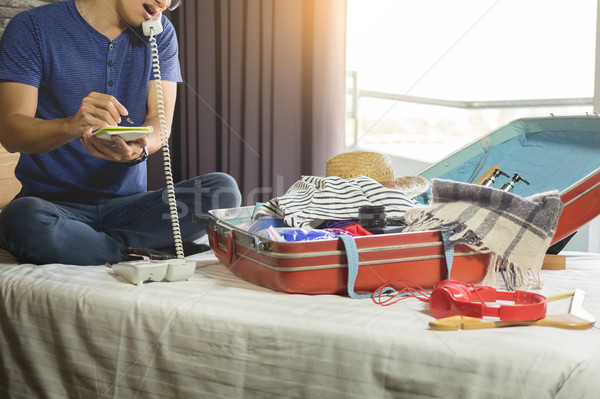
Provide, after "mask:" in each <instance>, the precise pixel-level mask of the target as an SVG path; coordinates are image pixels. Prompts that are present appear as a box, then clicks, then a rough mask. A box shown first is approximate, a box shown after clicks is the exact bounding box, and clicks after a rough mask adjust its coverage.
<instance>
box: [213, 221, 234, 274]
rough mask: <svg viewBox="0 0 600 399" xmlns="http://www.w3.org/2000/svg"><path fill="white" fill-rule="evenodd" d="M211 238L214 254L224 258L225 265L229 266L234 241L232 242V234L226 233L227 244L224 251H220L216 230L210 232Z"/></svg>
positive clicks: (231, 259)
mask: <svg viewBox="0 0 600 399" xmlns="http://www.w3.org/2000/svg"><path fill="white" fill-rule="evenodd" d="M212 236H213V237H212V238H213V243H214V245H213V252H214V253H215V254H219V255H221V256H226V259H227V265H228V266H231V262H232V261H233V252H234V250H233V247H234V246H235V241H234V240H233V233H232V232H229V233H227V244H226V250H222V249H221V245H220V243H219V233H217V231H216V230H213V232H212Z"/></svg>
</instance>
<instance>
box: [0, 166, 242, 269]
mask: <svg viewBox="0 0 600 399" xmlns="http://www.w3.org/2000/svg"><path fill="white" fill-rule="evenodd" d="M175 197H176V199H177V205H178V212H179V224H180V228H181V237H182V240H183V242H184V243H185V242H190V241H193V240H195V239H198V238H200V237H201V236H203V235H204V234H205V233H206V225H207V223H208V218H207V217H204V218H201V220H199V221H198V220H196V221H194V220H193V219H194V218H193V215H194V214H196V215H199V216H206V215H207V213H208V211H209V210H211V209H220V208H235V207H238V206H240V203H241V194H240V192H239V189H238V186H237V183H236V182H235V180H234V179H233V178H232V177H231V176H229V175H227V174H224V173H209V174H206V175H203V176H198V177H195V178H192V179H189V180H185V181H183V182H180V183H177V184H175ZM173 245H174V242H173V229H172V225H171V218H170V214H169V206H168V203H167V194H166V189H161V190H156V191H149V192H144V193H139V194H135V195H131V196H127V197H121V198H105V199H100V200H98V201H97V203H95V204H78V203H71V202H51V201H47V200H43V199H40V198H36V197H22V198H17V199H14V200H13V201H11V202H10V203H9V204H8V205H7V206H6V207H5V208H4V209H3V210H2V212H0V246H2V248H4V249H6V250H7V251H8V252H10V253H11V254H13V255H14V256H15V257H17V259H18V260H19V261H20V262H22V263H34V264H44V263H65V264H74V265H102V264H104V263H105V262H107V261H108V262H114V261H119V260H121V252H122V251H123V249H125V248H126V247H132V248H153V249H157V248H166V247H172V246H173Z"/></svg>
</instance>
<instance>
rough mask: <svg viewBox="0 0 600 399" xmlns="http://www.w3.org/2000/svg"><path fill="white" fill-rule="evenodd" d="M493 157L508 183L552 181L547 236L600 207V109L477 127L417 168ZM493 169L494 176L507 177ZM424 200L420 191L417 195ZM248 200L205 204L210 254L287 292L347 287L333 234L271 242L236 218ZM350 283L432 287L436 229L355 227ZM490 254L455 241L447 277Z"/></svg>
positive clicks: (489, 161) (439, 172)
mask: <svg viewBox="0 0 600 399" xmlns="http://www.w3.org/2000/svg"><path fill="white" fill-rule="evenodd" d="M496 165H500V168H501V170H502V171H504V172H505V173H506V174H507V175H509V176H510V177H512V176H513V175H514V174H515V173H518V174H519V175H520V176H522V177H523V178H524V179H525V180H527V182H529V184H525V183H524V182H522V181H521V182H518V183H516V184H515V186H514V189H513V190H512V192H513V193H515V194H519V195H522V196H529V195H532V194H537V193H541V192H546V191H550V190H558V191H559V193H560V197H561V200H562V201H563V203H564V204H565V207H564V210H563V212H562V214H561V216H560V219H559V223H558V228H557V231H556V234H555V235H554V238H553V240H552V244H554V243H557V242H559V241H561V240H564V239H566V238H567V237H569V236H570V235H571V234H572V233H573V232H575V231H577V230H578V229H579V228H581V227H582V226H583V225H585V224H586V223H588V222H589V221H590V220H592V219H593V218H594V217H596V216H597V215H598V214H600V190H599V189H598V187H599V186H600V118H597V117H595V116H589V117H588V116H584V117H548V118H533V119H520V120H516V121H514V122H512V123H510V124H508V125H506V126H504V127H502V128H500V129H498V130H496V131H494V132H492V133H489V134H487V135H484V136H482V137H481V138H479V139H478V140H476V141H475V142H473V143H472V144H470V145H468V146H466V147H465V148H463V149H461V150H459V151H456V152H455V153H453V154H450V155H449V156H447V157H446V158H444V159H442V160H440V161H439V162H437V163H436V164H434V165H432V166H430V167H428V168H426V169H425V170H423V171H422V172H420V173H419V174H420V175H422V176H424V177H426V178H428V179H432V178H443V179H450V180H456V181H461V182H469V183H475V182H477V181H478V180H479V179H480V178H481V176H482V175H484V174H485V173H486V172H487V171H489V170H493V169H494V167H495V166H496ZM508 180H509V179H508V178H506V177H503V176H501V177H498V178H497V180H496V185H494V187H499V186H500V185H501V184H502V183H504V182H506V181H508ZM419 200H420V201H421V202H424V203H425V202H427V193H426V194H424V195H423V196H421V197H420V198H419ZM252 210H253V207H242V208H234V209H218V210H214V211H211V212H209V219H210V222H209V225H208V227H207V232H208V237H209V243H210V245H211V247H212V249H213V250H214V252H215V254H216V256H217V257H218V258H219V260H220V261H221V262H222V263H223V264H224V265H225V266H226V267H227V268H228V269H230V270H231V272H232V273H234V274H235V275H237V276H238V277H240V278H242V279H244V280H247V281H249V282H252V283H254V284H257V285H260V286H264V287H268V288H271V289H274V290H278V291H283V292H289V293H307V294H343V293H348V281H349V273H348V261H347V257H346V249H345V247H344V244H343V243H342V242H341V240H325V241H306V242H275V241H271V240H269V239H267V238H264V237H260V236H258V235H256V234H252V233H249V232H248V231H245V230H244V229H242V228H239V227H238V226H240V225H241V224H242V223H245V222H248V221H249V220H250V218H251V216H252ZM355 242H356V247H357V250H358V259H359V262H358V273H357V275H356V279H355V281H354V282H353V284H354V290H355V291H356V292H372V291H373V290H375V289H377V288H378V287H380V286H382V285H384V284H386V283H389V282H391V281H395V280H402V281H406V282H411V283H414V284H418V285H420V286H422V287H425V288H431V287H433V286H434V285H435V284H436V283H437V282H439V281H440V280H442V279H444V278H446V277H447V267H446V258H445V253H444V248H443V243H442V237H441V233H440V232H439V231H423V232H407V233H394V234H382V235H374V236H363V237H357V238H356V240H355ZM488 261H489V254H486V253H479V252H477V251H474V250H473V249H471V248H469V247H467V246H465V245H456V247H455V253H454V260H453V263H452V269H451V275H450V276H449V277H450V278H453V279H456V280H461V281H468V282H473V283H477V282H480V281H481V280H482V279H483V276H484V275H485V271H486V268H487V263H488Z"/></svg>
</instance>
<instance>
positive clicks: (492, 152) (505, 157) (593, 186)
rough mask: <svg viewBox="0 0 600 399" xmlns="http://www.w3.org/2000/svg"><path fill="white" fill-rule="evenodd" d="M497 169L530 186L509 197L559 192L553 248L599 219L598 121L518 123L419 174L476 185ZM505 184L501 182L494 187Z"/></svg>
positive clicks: (591, 118) (534, 120) (572, 119)
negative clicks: (498, 167) (480, 179)
mask: <svg viewBox="0 0 600 399" xmlns="http://www.w3.org/2000/svg"><path fill="white" fill-rule="evenodd" d="M497 165H500V169H501V170H502V171H504V172H505V173H506V174H508V175H509V176H510V177H512V176H513V175H514V174H515V173H518V174H519V175H520V176H522V177H523V178H524V179H525V180H526V181H527V182H528V183H529V184H526V183H525V182H522V181H521V182H518V183H516V184H515V185H514V188H513V190H512V191H511V192H512V193H515V194H518V195H521V196H529V195H532V194H536V193H541V192H545V191H549V190H554V189H555V190H558V191H559V193H560V197H561V200H562V202H563V203H564V205H565V208H564V209H563V212H562V215H561V217H560V219H559V223H558V228H557V231H556V234H555V235H554V238H553V240H552V243H553V244H554V243H556V242H558V241H560V240H563V239H564V238H566V237H568V236H569V235H571V234H572V233H574V232H575V231H577V230H578V229H579V228H581V227H582V226H584V225H585V224H586V223H588V222H589V221H590V220H592V219H593V218H595V217H596V216H597V215H598V214H600V190H598V186H599V185H600V118H598V117H596V116H584V117H547V118H531V119H519V120H516V121H513V122H511V123H509V124H508V125H506V126H504V127H502V128H500V129H498V130H496V131H494V132H492V133H490V134H487V135H485V136H482V137H481V138H479V139H478V140H476V141H475V142H473V143H471V144H470V145H468V146H466V147H464V148H462V149H461V150H459V151H456V152H454V153H452V154H450V155H449V156H447V157H446V158H444V159H442V160H441V161H439V162H437V163H435V164H434V165H432V166H430V167H428V168H426V169H425V170H423V171H422V172H420V173H419V174H420V175H421V176H423V177H426V178H427V179H432V178H434V177H436V178H442V179H449V180H455V181H461V182H465V183H475V182H477V181H478V180H479V178H480V177H481V176H482V175H484V174H485V173H486V172H487V171H489V170H490V169H493V168H494V167H495V166H497ZM509 180H510V179H509V178H507V177H504V176H500V177H498V178H497V179H496V184H495V185H494V187H500V186H501V184H502V183H505V182H507V181H509ZM421 201H422V202H425V201H427V198H421Z"/></svg>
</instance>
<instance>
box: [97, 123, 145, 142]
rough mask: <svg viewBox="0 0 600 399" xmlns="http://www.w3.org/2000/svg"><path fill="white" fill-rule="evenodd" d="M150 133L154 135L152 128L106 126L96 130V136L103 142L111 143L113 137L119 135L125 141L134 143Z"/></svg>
mask: <svg viewBox="0 0 600 399" xmlns="http://www.w3.org/2000/svg"><path fill="white" fill-rule="evenodd" d="M150 133H152V126H139V127H131V126H104V127H103V128H101V129H98V130H96V132H95V133H94V136H96V137H98V138H99V139H102V140H107V141H110V137H111V136H114V135H117V136H120V137H122V138H123V140H125V141H133V140H137V139H139V138H140V137H143V136H145V135H147V134H150Z"/></svg>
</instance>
